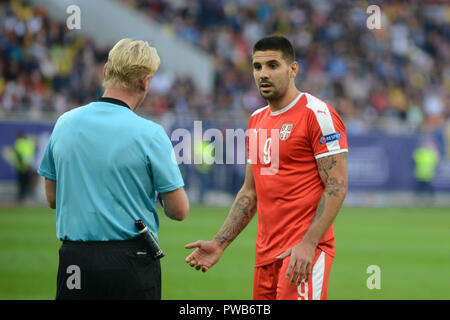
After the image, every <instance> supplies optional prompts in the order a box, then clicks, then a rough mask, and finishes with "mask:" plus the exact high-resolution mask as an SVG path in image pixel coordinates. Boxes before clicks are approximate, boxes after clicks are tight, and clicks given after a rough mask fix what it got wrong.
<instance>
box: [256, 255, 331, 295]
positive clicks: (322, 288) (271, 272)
mask: <svg viewBox="0 0 450 320" xmlns="http://www.w3.org/2000/svg"><path fill="white" fill-rule="evenodd" d="M289 260H290V257H286V258H285V259H283V260H278V261H275V262H273V263H271V264H268V265H265V266H260V267H255V274H254V279H253V299H254V300H326V299H327V297H328V279H329V276H330V270H331V264H332V263H333V257H332V256H330V255H329V254H327V253H325V252H324V251H322V250H320V249H316V256H315V257H314V261H313V266H312V272H311V275H310V277H309V280H308V283H306V282H305V280H304V279H303V281H302V282H301V283H300V285H299V286H298V287H297V286H296V285H293V284H290V283H289V279H286V270H287V267H288V265H289Z"/></svg>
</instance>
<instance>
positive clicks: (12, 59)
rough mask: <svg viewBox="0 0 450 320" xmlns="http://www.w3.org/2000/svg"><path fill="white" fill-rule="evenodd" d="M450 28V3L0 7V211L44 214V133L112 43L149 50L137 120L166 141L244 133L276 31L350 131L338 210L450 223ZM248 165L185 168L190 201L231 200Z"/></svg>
mask: <svg viewBox="0 0 450 320" xmlns="http://www.w3.org/2000/svg"><path fill="white" fill-rule="evenodd" d="M72 5H75V6H76V7H75V8H74V7H73V6H72ZM370 5H377V6H378V7H379V8H380V17H379V18H380V19H379V22H380V27H381V28H375V29H373V28H372V29H370V28H368V25H369V24H368V19H369V18H370V17H372V18H373V16H372V14H373V13H372V12H367V8H368V7H369V6H370ZM78 9H79V10H78ZM78 13H79V15H78V16H77V14H78ZM449 22H450V7H449V6H448V2H446V1H439V0H423V1H418V0H412V1H406V0H405V1H401V0H394V1H358V0H355V1H324V0H323V1H322V0H305V1H291V0H271V1H269V0H258V1H256V0H192V1H187V0H116V1H107V0H96V1H82V0H79V1H75V0H72V1H69V0H39V1H38V0H6V1H5V0H3V1H1V2H0V152H1V153H0V205H2V206H3V207H5V208H14V207H16V206H19V207H23V206H27V207H32V208H34V207H36V206H39V205H42V204H44V205H45V203H46V202H45V197H44V190H43V182H42V179H39V178H38V177H37V176H36V174H35V171H36V169H37V167H38V165H39V163H40V159H41V156H42V153H43V151H44V148H45V146H46V144H47V141H48V138H49V136H50V134H51V131H52V128H53V124H54V123H55V121H56V119H57V118H58V117H59V116H60V115H61V114H62V113H64V112H66V111H68V110H70V109H72V108H76V107H78V106H80V105H84V104H87V103H89V102H91V101H93V100H96V99H98V98H99V97H100V96H101V94H102V87H101V81H102V76H103V66H104V63H105V62H106V59H107V54H108V51H109V49H110V48H111V47H112V45H113V44H114V43H115V42H116V41H118V40H119V39H121V38H124V37H130V38H134V39H142V40H147V41H149V42H150V43H151V44H152V45H153V46H155V47H156V48H157V50H158V52H159V55H160V57H161V66H160V69H159V70H158V72H157V74H156V75H155V77H154V79H153V81H152V83H151V89H150V94H149V95H148V96H147V98H146V100H145V102H144V104H143V106H142V108H141V109H140V110H139V111H138V113H139V114H140V115H142V116H143V117H146V118H148V119H151V120H153V121H155V122H157V123H159V124H161V125H163V126H164V128H165V129H166V131H167V134H168V135H169V137H170V136H171V133H172V132H173V131H174V130H175V129H177V128H185V129H187V130H193V123H194V121H198V120H201V121H202V125H203V130H206V129H207V128H217V129H219V130H222V131H223V132H225V130H226V129H230V128H235V129H237V128H242V129H244V130H245V129H246V127H247V122H248V118H249V116H250V114H251V113H252V112H253V111H254V110H256V109H258V108H260V107H262V106H264V105H266V102H265V101H264V100H263V99H262V98H261V97H260V95H259V93H258V91H257V90H256V87H255V84H254V80H253V77H252V70H251V49H252V46H253V44H254V43H255V42H256V41H257V40H258V39H260V38H261V37H263V36H265V35H269V34H279V35H284V36H286V37H288V38H289V39H290V40H291V42H292V43H293V45H294V47H295V51H296V58H297V61H298V63H299V64H300V73H299V75H298V76H297V78H296V84H297V88H299V90H300V91H303V92H308V93H310V94H312V95H315V96H317V97H319V98H320V99H322V100H324V101H326V102H328V103H329V104H330V105H332V106H333V107H334V108H335V109H336V110H337V111H338V112H339V114H340V115H341V117H342V118H343V120H344V123H345V125H346V128H347V133H348V140H349V167H348V168H349V193H348V196H347V198H346V201H345V204H344V205H345V207H346V208H351V207H353V208H382V209H383V208H386V209H387V210H390V208H417V207H421V208H424V209H423V210H422V211H423V212H428V210H431V208H433V207H435V208H441V209H442V210H443V211H449V212H447V214H448V213H450V210H449V209H448V208H450V99H449V98H450V23H449ZM230 148H234V149H238V148H244V145H242V144H239V141H236V144H234V145H225V146H224V150H223V151H224V152H223V154H224V157H226V154H227V152H233V151H234V150H230ZM196 150H197V149H195V148H194V149H193V152H197V151H196ZM199 152H202V148H200V151H199ZM244 167H245V165H244V164H219V165H218V164H216V165H198V166H196V165H187V164H182V165H181V166H180V168H181V170H182V172H183V175H184V178H185V182H186V189H187V191H188V194H189V197H190V200H191V203H198V204H203V205H211V206H221V205H225V206H228V205H230V204H231V202H232V200H233V198H234V195H235V193H236V192H237V191H238V190H239V188H240V187H241V185H242V182H243V178H244V171H245V168H244ZM402 210H403V209H402ZM446 223H447V222H446ZM438 225H439V223H438ZM444 226H445V224H444ZM446 226H447V227H448V225H446ZM216 227H218V226H213V229H215V228H216ZM447 231H448V229H447ZM193 240H194V239H193ZM447 253H448V252H447Z"/></svg>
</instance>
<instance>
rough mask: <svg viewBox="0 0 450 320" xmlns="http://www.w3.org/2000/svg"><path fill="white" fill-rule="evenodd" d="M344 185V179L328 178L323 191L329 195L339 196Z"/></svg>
mask: <svg viewBox="0 0 450 320" xmlns="http://www.w3.org/2000/svg"><path fill="white" fill-rule="evenodd" d="M344 187H345V182H344V179H341V180H338V179H336V178H334V177H331V178H328V183H327V186H326V187H325V191H324V192H326V193H327V195H329V196H335V197H337V196H339V195H340V194H341V192H342V190H343V189H344Z"/></svg>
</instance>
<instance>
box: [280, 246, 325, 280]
mask: <svg viewBox="0 0 450 320" xmlns="http://www.w3.org/2000/svg"><path fill="white" fill-rule="evenodd" d="M315 253H316V247H315V246H314V245H312V244H308V243H304V242H300V243H299V244H297V245H295V246H294V247H292V248H289V249H287V250H286V251H285V252H283V253H282V254H280V255H279V256H278V257H277V259H280V260H282V259H284V258H286V257H288V256H291V259H290V261H289V265H288V267H287V270H286V278H287V279H291V281H290V284H295V285H296V286H299V285H300V283H301V282H302V279H303V277H305V282H308V280H309V277H310V275H311V270H312V264H313V262H314V256H315Z"/></svg>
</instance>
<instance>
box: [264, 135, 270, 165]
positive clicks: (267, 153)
mask: <svg viewBox="0 0 450 320" xmlns="http://www.w3.org/2000/svg"><path fill="white" fill-rule="evenodd" d="M271 145H272V138H268V139H267V140H266V143H265V144H264V156H263V160H264V164H269V163H270V160H271V159H270V147H271Z"/></svg>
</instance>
